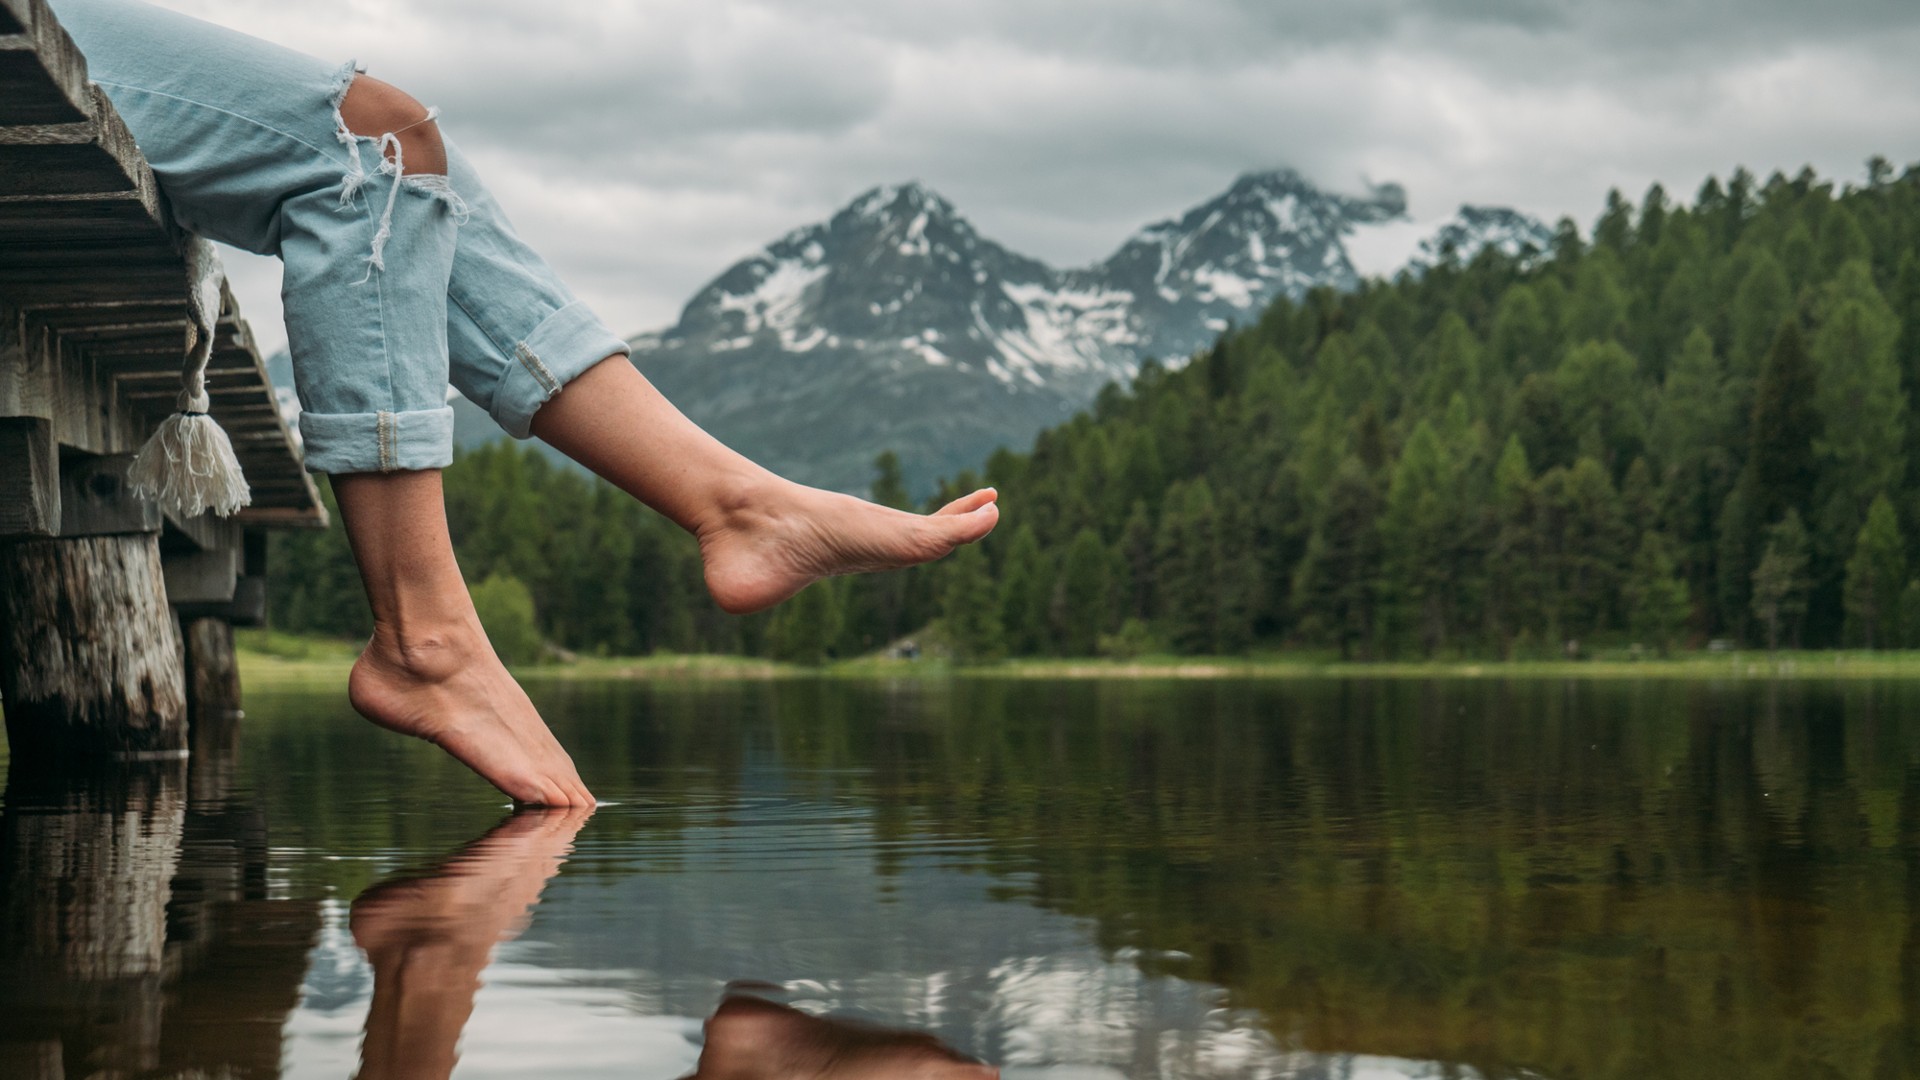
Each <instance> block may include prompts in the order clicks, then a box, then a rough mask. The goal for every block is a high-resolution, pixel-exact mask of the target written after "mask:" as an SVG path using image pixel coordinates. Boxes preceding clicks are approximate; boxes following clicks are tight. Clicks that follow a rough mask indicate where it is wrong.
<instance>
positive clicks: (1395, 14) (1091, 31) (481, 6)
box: [164, 0, 1920, 348]
mask: <svg viewBox="0 0 1920 1080" xmlns="http://www.w3.org/2000/svg"><path fill="white" fill-rule="evenodd" d="M164 2H165V3H166V5H167V6H169V7H173V8H177V9H179V10H182V11H186V12H189V13H191V14H195V15H199V16H201V17H203V18H209V19H212V20H214V21H216V22H221V23H224V24H226V25H228V26H231V27H234V28H236V29H240V30H244V31H246V32H249V33H253V34H257V35H259V36H261V37H265V38H269V39H272V40H274V41H278V42H280V43H282V44H286V45H290V46H293V47H295V48H299V49H301V50H303V51H305V52H309V53H312V54H315V55H317V56H320V57H323V58H325V59H327V60H329V61H335V62H337V61H340V60H344V59H346V58H349V57H358V58H359V59H361V60H362V61H364V62H365V63H366V64H367V66H368V68H369V70H370V72H371V73H372V74H374V75H377V76H379V77H381V78H384V79H386V80H388V81H389V82H393V83H396V84H397V85H399V86H401V87H402V88H404V89H407V90H409V91H411V92H412V93H413V94H414V95H415V96H417V97H419V98H420V99H421V100H423V101H425V102H426V103H428V104H433V105H438V106H440V107H441V110H442V121H441V122H442V125H443V127H444V129H445V130H446V131H447V132H448V134H449V135H450V136H451V137H452V138H453V139H454V140H455V141H457V142H458V143H459V144H460V145H461V147H462V148H463V149H464V150H465V151H467V153H468V154H469V156H470V157H472V158H474V159H475V161H476V163H477V164H478V165H479V167H480V168H481V170H482V171H483V173H484V174H485V175H486V176H487V178H488V180H489V183H490V184H491V186H492V187H493V188H494V190H495V192H496V194H498V195H499V196H500V198H501V200H502V202H503V203H504V204H505V206H506V207H507V209H508V212H509V213H510V214H511V215H512V217H513V219H514V221H515V224H516V225H517V226H518V227H519V228H520V230H521V232H522V233H523V234H524V235H526V236H527V237H528V238H529V239H530V240H531V241H532V242H533V243H534V245H535V246H536V247H538V248H539V249H540V250H541V251H543V252H544V253H545V254H546V255H547V257H548V258H549V259H550V260H551V261H552V262H553V263H554V264H555V265H556V266H558V267H559V268H560V270H561V272H562V274H563V276H565V277H566V278H567V280H568V281H569V283H571V284H572V285H573V287H574V289H575V290H576V291H577V292H579V293H580V294H581V295H582V296H584V297H585V298H587V299H588V300H589V301H591V302H592V303H593V304H594V305H595V306H596V307H597V308H598V309H599V310H600V312H601V313H602V315H603V316H604V317H605V318H606V320H607V322H608V323H609V324H611V325H612V327H613V328H614V329H615V330H616V331H618V332H621V333H630V332H635V331H640V330H646V329H653V328H655V327H658V326H661V325H664V324H667V323H670V322H671V321H673V319H674V317H675V316H676V315H677V313H678V310H679V308H680V306H681V304H683V303H684V302H685V301H686V300H687V298H688V297H689V296H691V295H692V293H693V292H694V290H696V289H697V288H699V287H700V286H701V285H703V284H705V283H706V282H707V281H708V280H710V279H711V278H712V277H714V276H715V275H716V274H718V273H719V272H720V271H721V270H723V269H725V268H726V267H727V266H728V265H730V264H731V263H732V262H734V261H735V260H737V259H739V258H741V257H743V256H745V255H748V254H751V253H752V252H753V251H755V250H757V249H758V248H759V247H760V246H761V245H762V244H764V243H766V242H767V241H769V240H772V239H773V238H775V237H777V236H778V235H780V234H781V233H784V232H786V231H787V230H788V229H790V228H792V227H794V226H796V225H800V224H803V223H806V222H810V221H814V220H818V219H820V218H822V217H824V216H825V215H827V214H828V213H829V212H831V211H832V210H833V209H835V208H836V207H838V206H839V205H841V204H842V203H844V202H846V201H847V200H848V199H849V198H851V197H852V196H853V195H855V194H857V193H859V192H860V191H862V190H864V189H866V188H868V187H871V186H873V185H874V184H877V183H883V182H889V181H897V180H905V179H918V180H921V181H923V182H925V183H927V184H928V185H930V186H932V187H933V188H935V189H937V190H939V191H940V192H942V193H943V194H945V195H946V196H947V197H948V198H950V199H951V200H953V201H954V202H955V203H956V204H957V205H958V206H959V208H960V210H961V211H962V212H963V213H965V214H966V215H967V216H968V217H969V218H970V219H971V220H972V221H973V222H974V223H975V225H976V226H978V227H979V228H980V229H981V231H982V232H983V233H985V234H986V235H987V236H990V237H992V238H994V239H996V240H998V241H1000V242H1002V243H1004V244H1006V245H1008V246H1009V247H1012V248H1014V249H1015V250H1018V251H1022V252H1025V253H1028V254H1031V255H1035V256H1038V257H1040V258H1043V259H1047V260H1049V261H1052V262H1054V263H1056V264H1060V265H1073V264H1079V263H1085V262H1090V261H1093V260H1095V259H1098V258H1100V257H1102V256H1104V255H1106V254H1107V253H1108V252H1110V251H1111V250H1112V249H1114V248H1115V247H1117V246H1118V245H1119V243H1120V242H1121V240H1122V239H1123V238H1124V237H1125V236H1126V235H1127V234H1128V233H1130V232H1131V231H1133V230H1134V229H1136V228H1138V227H1139V226H1140V225H1143V224H1145V223H1147V222H1148V221H1150V220H1156V219H1159V218H1163V217H1167V216H1171V215H1173V214H1174V213H1176V212H1177V211H1179V210H1182V209H1184V208H1186V207H1188V206H1191V205H1193V204H1194V203H1196V202H1200V201H1202V200H1204V199H1206V198H1208V197H1210V196H1212V195H1213V194H1215V193H1217V192H1218V191H1220V190H1222V189H1224V188H1225V187H1226V185H1227V184H1228V183H1229V182H1230V181H1231V180H1232V179H1233V177H1234V176H1235V175H1236V174H1238V173H1240V172H1242V171H1245V170H1248V169H1256V168H1265V167H1271V166H1275V165H1290V166H1293V167H1295V168H1297V169H1299V170H1300V171H1302V172H1303V173H1305V174H1307V175H1308V176H1309V177H1311V178H1312V179H1314V180H1315V181H1317V182H1319V183H1320V184H1321V185H1323V186H1325V187H1329V188H1334V189H1339V190H1349V191H1357V190H1359V189H1360V187H1361V185H1362V183H1363V181H1365V180H1394V181H1399V182H1400V183H1403V184H1405V185H1406V187H1407V190H1408V193H1409V196H1410V199H1411V203H1412V208H1411V210H1412V215H1413V217H1414V218H1415V219H1416V220H1417V221H1419V222H1422V223H1431V222H1437V221H1439V220H1441V219H1443V218H1445V217H1446V216H1448V215H1449V214H1451V213H1452V211H1453V210H1454V208H1455V207H1457V206H1458V205H1459V204H1460V203H1462V202H1476V203H1492V204H1506V205H1510V206H1514V207H1518V208H1520V209H1523V210H1526V211H1529V212H1531V213H1534V214H1537V215H1539V216H1541V217H1544V218H1547V219H1549V220H1551V219H1554V218H1557V217H1559V216H1561V215H1563V214H1571V215H1573V216H1574V217H1575V218H1577V219H1578V220H1580V221H1581V222H1582V224H1583V225H1590V224H1591V221H1592V219H1593V218H1594V216H1595V215H1596V214H1597V213H1598V211H1599V208H1600V205H1601V201H1602V199H1603V198H1604V196H1605V193H1606V190H1607V188H1609V187H1611V186H1619V187H1621V188H1623V189H1625V190H1627V191H1628V192H1629V193H1630V194H1632V195H1633V196H1634V197H1636V198H1637V197H1638V195H1639V194H1640V193H1641V192H1642V191H1644V190H1645V188H1646V186H1647V185H1648V184H1649V183H1651V182H1653V181H1655V180H1658V181H1660V182H1662V183H1664V184H1666V185H1667V187H1668V188H1669V189H1670V190H1672V191H1675V192H1676V193H1679V194H1683V195H1688V196H1690V195H1691V194H1692V192H1693V191H1694V190H1695V189H1696V188H1697V187H1698V185H1699V183H1700V181H1701V180H1702V179H1704V177H1705V176H1706V175H1707V174H1708V173H1710V172H1711V173H1722V174H1724V173H1725V172H1727V171H1728V170H1730V169H1731V168H1732V166H1734V165H1736V164H1746V165H1747V166H1749V167H1751V168H1753V169H1754V170H1755V171H1756V172H1759V173H1761V174H1763V175H1764V174H1765V173H1767V172H1770V171H1772V170H1774V169H1783V170H1788V171H1791V170H1795V169H1798V168H1799V167H1800V166H1801V165H1803V164H1812V165H1813V166H1814V167H1815V168H1817V169H1819V170H1820V171H1822V172H1823V173H1826V174H1828V175H1831V176H1837V177H1839V178H1842V179H1846V180H1852V179H1856V178H1858V177H1859V176H1860V175H1861V173H1862V168H1861V163H1862V162H1863V161H1864V160H1865V159H1866V158H1867V157H1868V156H1869V155H1871V154H1875V153H1879V154H1884V155H1886V156H1887V157H1888V158H1890V159H1892V160H1893V161H1895V162H1896V163H1899V164H1905V163H1907V162H1910V161H1914V160H1916V159H1920V62H1916V58H1920V3H1916V2H1914V0H1830V2H1809V0H1451V2H1449V0H1078V2H1063V0H804V2H803V0H766V2H754V0H630V2H620V0H543V2H537V3H528V2H526V0H332V2H313V3H298V4H291V3H287V2H286V0H164ZM1369 254H1370V258H1371V259H1372V260H1375V261H1377V260H1378V259H1381V258H1384V257H1385V256H1384V255H1380V254H1373V253H1369ZM233 269H234V276H235V279H236V282H237V285H238V287H239V290H240V293H241V301H242V304H243V306H244V307H245V309H246V310H247V312H248V313H249V314H250V316H251V317H252V318H253V320H254V321H255V324H256V328H257V329H258V331H259V333H260V336H261V338H262V341H263V344H266V345H267V346H268V347H269V348H272V347H277V346H278V345H279V344H280V343H281V341H283V340H284V335H283V333H282V331H281V330H280V328H279V326H278V318H277V314H278V301H277V296H276V293H277V290H278V281H279V278H278V271H277V267H276V266H275V265H274V264H271V263H265V262H255V261H252V260H246V261H243V262H241V263H240V264H239V265H236V266H234V267H233ZM1363 269H1378V270H1384V269H1387V267H1384V266H1371V267H1363Z"/></svg>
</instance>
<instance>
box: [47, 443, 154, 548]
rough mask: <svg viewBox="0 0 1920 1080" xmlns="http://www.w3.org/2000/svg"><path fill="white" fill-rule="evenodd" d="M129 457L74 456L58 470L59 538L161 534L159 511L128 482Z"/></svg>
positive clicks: (131, 461) (130, 458)
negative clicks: (134, 491)
mask: <svg viewBox="0 0 1920 1080" xmlns="http://www.w3.org/2000/svg"><path fill="white" fill-rule="evenodd" d="M132 464H133V455H132V454H110V455H107V456H104V457H85V456H78V455H76V456H73V457H70V458H69V459H68V460H67V461H66V462H64V463H63V465H62V467H61V469H60V535H61V536H66V537H74V536H112V535H115V534H118V533H156V532H159V531H160V507H159V505H158V504H157V503H155V502H153V501H152V500H151V499H143V498H141V497H139V496H138V495H135V494H134V493H133V491H132V490H131V488H130V486H129V484H128V482H127V469H128V467H129V466H131V465H132Z"/></svg>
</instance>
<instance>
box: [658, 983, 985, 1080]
mask: <svg viewBox="0 0 1920 1080" xmlns="http://www.w3.org/2000/svg"><path fill="white" fill-rule="evenodd" d="M999 1075H1000V1070H998V1069H995V1068H992V1067H991V1066H987V1065H981V1064H978V1063H976V1062H973V1061H970V1060H968V1059H967V1058H964V1057H962V1056H960V1055H959V1054H957V1053H955V1052H953V1051H952V1050H949V1049H947V1048H946V1047H945V1046H943V1045H942V1044H941V1043H940V1041H939V1040H938V1039H935V1038H934V1037H933V1036H931V1035H923V1034H920V1033H918V1032H908V1031H889V1030H887V1029H884V1028H877V1027H870V1026H868V1025H865V1024H856V1023H850V1022H847V1021H843V1020H833V1019H828V1018H823V1017H815V1016H808V1015H807V1014H806V1013H803V1012H800V1011H799V1010H797V1009H792V1008H788V1007H787V1006H785V1005H778V1004H775V1003H773V1002H770V1001H764V1000H762V999H760V998H755V997H747V996H732V997H729V998H727V1000H725V1001H723V1002H721V1003H720V1008H719V1009H718V1010H717V1011H716V1012H715V1013H714V1014H713V1019H711V1020H708V1021H707V1041H706V1047H705V1048H704V1049H702V1050H701V1052H700V1064H699V1068H698V1069H697V1070H696V1071H695V1072H694V1074H693V1075H692V1076H690V1077H688V1078H686V1080H995V1078H997V1077H998V1076H999Z"/></svg>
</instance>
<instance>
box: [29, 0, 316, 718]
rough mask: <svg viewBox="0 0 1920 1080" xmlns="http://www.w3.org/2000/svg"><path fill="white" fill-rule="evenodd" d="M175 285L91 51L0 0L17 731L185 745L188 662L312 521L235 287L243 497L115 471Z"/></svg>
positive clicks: (172, 375) (251, 614)
mask: <svg viewBox="0 0 1920 1080" xmlns="http://www.w3.org/2000/svg"><path fill="white" fill-rule="evenodd" d="M187 288H188V285H187V270H186V264H185V260H184V258H183V257H182V235H181V232H180V230H179V228H178V227H177V226H176V225H175V224H174V223H173V221H172V218H171V216H170V214H169V212H168V209H167V206H166V203H165V200H164V198H163V197H162V195H161V194H160V191H159V189H158V187H157V186H156V184H155V181H154V177H153V173H152V170H151V169H149V168H148V166H147V163H146V161H145V160H144V159H143V158H142V157H141V156H140V153H139V150H138V149H137V148H136V147H135V146H134V143H133V138H132V136H131V135H129V134H128V132H127V129H126V127H125V125H124V124H123V123H122V122H121V120H120V118H119V116H118V115H117V114H116V113H115V112H114V110H113V107H112V105H111V104H110V103H109V102H108V101H107V99H106V97H105V96H104V95H102V94H101V93H100V92H99V90H98V89H97V88H95V87H93V86H91V85H90V84H89V83H88V82H87V78H86V60H85V58H84V57H82V56H81V55H80V53H79V52H78V50H76V49H75V48H74V45H73V42H72V41H71V39H69V38H68V37H67V34H66V32H65V31H64V30H62V29H61V28H60V25H59V23H58V21H57V20H55V19H54V17H53V15H52V14H51V13H50V12H49V10H48V9H47V6H46V4H45V0H0V695H4V697H5V702H6V711H7V727H8V733H9V737H10V739H11V742H12V744H13V746H14V749H15V751H16V752H19V751H21V750H24V749H30V748H36V747H45V748H47V749H50V750H60V751H73V750H78V751H105V752H143V753H144V752H171V751H180V750H184V748H185V746H186V734H185V721H186V707H187V697H188V685H187V681H186V680H185V679H184V678H183V666H184V664H185V663H186V662H188V661H193V662H195V663H198V658H199V657H200V656H202V655H205V656H206V658H207V659H208V660H209V661H210V662H212V664H213V665H214V666H215V667H216V668H217V667H220V666H222V661H223V660H224V659H225V658H224V656H223V655H222V654H223V653H225V652H227V651H230V650H231V641H232V637H231V627H232V625H234V624H236V623H238V624H247V623H254V622H258V621H260V620H261V619H262V618H264V613H265V600H266V595H265V591H264V580H263V577H262V575H263V574H264V572H265V556H266V543H265V532H264V530H267V529H271V528H278V527H288V526H321V525H324V524H325V523H326V512H325V510H324V509H323V507H322V505H321V503H320V499H319V495H318V493H317V491H316V489H315V488H314V485H313V482H312V480H311V479H309V478H308V476H307V475H306V472H305V470H304V468H303V465H302V460H301V456H300V450H299V447H298V445H297V443H296V441H295V439H294V437H293V435H292V434H291V433H290V432H289V430H288V429H287V426H286V424H285V422H284V421H283V420H282V419H281V416H280V412H279V409H278V407H277V405H276V402H275V400H274V394H273V387H272V384H271V383H270V382H269V381H268V379H267V376H266V369H265V367H264V365H263V364H262V362H261V359H260V354H259V351H258V349H257V348H255V346H254V344H253V340H252V336H251V334H250V332H249V331H248V329H247V325H246V323H245V322H244V321H243V320H242V319H241V318H240V315H239V312H238V311H237V309H236V308H235V305H234V302H233V298H232V296H231V294H227V295H225V296H224V305H223V309H222V314H221V319H220V323H219V327H218V331H217V335H218V336H217V339H216V345H215V349H214V353H213V359H212V361H211V363H210V365H209V368H208V377H207V384H208V391H209V394H210V396H211V398H212V409H211V412H212V415H213V416H214V418H215V419H216V420H218V421H219V422H220V424H221V426H222V427H223V428H225V429H226V431H227V433H228V435H229V436H230V437H231V438H232V440H233V444H234V449H235V451H236V453H237V454H238V456H239V459H240V462H241V465H242V467H243V468H244V470H245V472H246V476H247V481H248V483H249V484H250V485H251V487H252V489H253V505H252V506H251V507H249V508H247V509H246V510H244V511H242V512H241V513H240V514H238V515H236V516H234V517H233V518H229V519H219V518H214V517H211V516H202V517H198V518H193V519H187V520H182V519H178V518H174V517H171V516H167V515H163V514H162V513H161V512H160V511H159V509H158V508H157V507H155V506H153V505H152V504H150V503H147V502H146V501H144V500H140V499H137V498H135V497H134V496H132V495H131V494H130V493H129V492H128V491H127V490H126V484H125V476H126V470H127V466H128V464H129V462H130V461H131V457H132V454H133V452H134V451H136V450H138V449H139V447H140V445H141V444H142V443H143V442H144V441H145V439H146V437H147V435H148V434H149V433H151V432H152V431H153V429H154V427H155V426H156V425H157V424H158V423H159V422H160V420H161V419H163V418H164V417H165V416H166V415H167V414H168V413H170V412H171V411H172V410H173V408H174V397H175V395H176V394H177V393H178V392H179V372H180V365H181V361H182V358H183V355H184V350H185V346H186V343H187V334H188V322H187V307H186V304H187ZM176 615H177V616H179V617H180V618H181V619H184V620H186V630H187V633H186V635H185V641H186V642H187V645H186V646H184V647H183V644H182V641H183V638H182V634H181V632H180V627H179V625H178V624H177V622H176V619H175V616H176ZM197 681H198V682H200V683H201V684H203V685H204V684H205V683H206V682H207V680H204V679H201V680H197Z"/></svg>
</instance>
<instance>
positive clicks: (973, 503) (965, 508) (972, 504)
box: [934, 488, 1000, 515]
mask: <svg viewBox="0 0 1920 1080" xmlns="http://www.w3.org/2000/svg"><path fill="white" fill-rule="evenodd" d="M999 497H1000V493H999V492H998V491H995V490H994V489H993V488H981V489H980V490H979V491H976V492H973V493H972V494H970V495H962V496H960V497H959V498H957V499H955V500H953V501H952V502H950V503H948V504H947V505H945V506H943V507H941V508H940V509H938V510H936V511H934V513H935V514H936V515H940V514H970V513H972V512H973V511H975V510H978V509H980V508H981V507H983V506H985V505H987V504H988V503H990V502H993V501H994V500H995V499H998V498H999Z"/></svg>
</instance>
